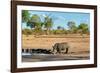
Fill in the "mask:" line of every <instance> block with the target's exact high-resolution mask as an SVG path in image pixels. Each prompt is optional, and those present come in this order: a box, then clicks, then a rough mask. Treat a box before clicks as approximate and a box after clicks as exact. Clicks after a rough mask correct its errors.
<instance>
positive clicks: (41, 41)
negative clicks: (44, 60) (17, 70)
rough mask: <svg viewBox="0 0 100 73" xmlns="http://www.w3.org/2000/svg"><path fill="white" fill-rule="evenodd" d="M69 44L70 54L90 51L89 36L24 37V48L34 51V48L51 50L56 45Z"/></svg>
mask: <svg viewBox="0 0 100 73" xmlns="http://www.w3.org/2000/svg"><path fill="white" fill-rule="evenodd" d="M60 42H68V43H69V45H70V49H69V52H81V51H89V48H90V47H89V46H90V39H89V35H84V38H83V36H80V35H75V34H74V35H49V36H46V35H42V36H35V35H29V36H26V35H23V36H22V48H24V49H27V48H28V49H32V48H42V49H51V50H52V46H53V45H54V44H55V43H60Z"/></svg>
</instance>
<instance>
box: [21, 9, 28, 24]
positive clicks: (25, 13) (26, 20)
mask: <svg viewBox="0 0 100 73" xmlns="http://www.w3.org/2000/svg"><path fill="white" fill-rule="evenodd" d="M29 18H30V13H29V12H28V10H23V11H22V22H26V23H27V22H28V20H29Z"/></svg>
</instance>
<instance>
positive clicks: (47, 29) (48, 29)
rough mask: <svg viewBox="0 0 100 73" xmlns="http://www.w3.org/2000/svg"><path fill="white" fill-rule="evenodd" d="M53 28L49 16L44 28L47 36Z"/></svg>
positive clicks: (46, 18)
mask: <svg viewBox="0 0 100 73" xmlns="http://www.w3.org/2000/svg"><path fill="white" fill-rule="evenodd" d="M52 26H53V20H52V18H50V17H49V16H46V17H45V20H44V27H45V28H46V31H47V34H49V31H50V29H51V27H52Z"/></svg>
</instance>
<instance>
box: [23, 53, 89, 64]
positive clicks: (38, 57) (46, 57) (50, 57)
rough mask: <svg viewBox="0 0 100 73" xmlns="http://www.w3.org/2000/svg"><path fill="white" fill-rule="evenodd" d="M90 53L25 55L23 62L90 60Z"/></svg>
mask: <svg viewBox="0 0 100 73" xmlns="http://www.w3.org/2000/svg"><path fill="white" fill-rule="evenodd" d="M88 59H89V53H84V54H66V55H59V54H56V55H54V54H33V55H23V56H22V62H39V61H61V60H88Z"/></svg>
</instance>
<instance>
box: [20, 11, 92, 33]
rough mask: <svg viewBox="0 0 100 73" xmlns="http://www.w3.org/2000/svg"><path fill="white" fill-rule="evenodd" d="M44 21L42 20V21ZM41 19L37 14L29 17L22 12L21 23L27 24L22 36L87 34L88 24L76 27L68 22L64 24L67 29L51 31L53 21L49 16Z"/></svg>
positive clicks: (59, 27)
mask: <svg viewBox="0 0 100 73" xmlns="http://www.w3.org/2000/svg"><path fill="white" fill-rule="evenodd" d="M42 19H44V20H42ZM42 19H41V17H40V16H39V15H37V14H33V15H32V16H30V13H29V12H28V11H27V10H23V11H22V22H23V23H26V24H27V27H30V29H28V28H24V29H23V30H22V34H25V35H31V34H34V35H37V34H38V35H42V34H45V35H49V34H81V35H82V34H89V32H90V31H89V26H88V24H86V23H85V22H84V23H80V25H76V23H75V22H74V21H69V22H68V23H66V25H67V27H66V29H65V27H62V26H58V27H57V28H56V29H52V27H53V25H54V20H53V18H52V17H50V16H49V15H46V16H45V17H42Z"/></svg>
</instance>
